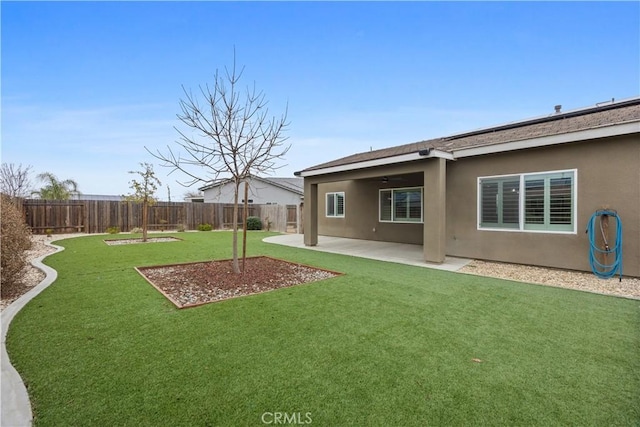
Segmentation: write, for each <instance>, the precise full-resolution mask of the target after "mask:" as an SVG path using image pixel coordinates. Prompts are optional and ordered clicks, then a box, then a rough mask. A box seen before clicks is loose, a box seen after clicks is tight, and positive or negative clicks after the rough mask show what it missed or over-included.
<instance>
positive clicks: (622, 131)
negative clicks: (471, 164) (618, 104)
mask: <svg viewBox="0 0 640 427" xmlns="http://www.w3.org/2000/svg"><path fill="white" fill-rule="evenodd" d="M639 132H640V120H634V121H631V122H626V123H619V124H614V125H607V126H601V127H597V128H591V129H584V130H579V131H575V132H569V133H562V134H558V135H547V136H541V137H537V138H529V139H523V140H519V141H511V142H503V143H500V144H490V145H484V146H475V147H468V148H459V149H455V150H453V156H454V158H456V159H460V158H464V157H472V156H481V155H484V154H496V153H504V152H507V151H515V150H523V149H527V148H539V147H547V146H550V145H557V144H564V143H567V142H577V141H587V140H591V139H598V138H608V137H613V136H622V135H629V134H633V133H639Z"/></svg>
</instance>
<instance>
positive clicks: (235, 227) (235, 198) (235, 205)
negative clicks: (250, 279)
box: [232, 179, 240, 274]
mask: <svg viewBox="0 0 640 427" xmlns="http://www.w3.org/2000/svg"><path fill="white" fill-rule="evenodd" d="M234 184H235V191H234V194H233V263H232V264H233V272H234V273H237V274H240V266H239V265H238V191H239V188H240V181H238V179H235V180H234Z"/></svg>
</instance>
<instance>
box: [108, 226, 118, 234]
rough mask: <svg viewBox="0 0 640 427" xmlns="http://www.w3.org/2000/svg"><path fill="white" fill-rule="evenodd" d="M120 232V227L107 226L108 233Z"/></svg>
mask: <svg viewBox="0 0 640 427" xmlns="http://www.w3.org/2000/svg"><path fill="white" fill-rule="evenodd" d="M119 232H120V227H109V228H107V233H109V234H118V233H119Z"/></svg>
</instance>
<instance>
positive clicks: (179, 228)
mask: <svg viewBox="0 0 640 427" xmlns="http://www.w3.org/2000/svg"><path fill="white" fill-rule="evenodd" d="M186 229H187V226H186V225H184V224H178V233H184V231H185V230H186Z"/></svg>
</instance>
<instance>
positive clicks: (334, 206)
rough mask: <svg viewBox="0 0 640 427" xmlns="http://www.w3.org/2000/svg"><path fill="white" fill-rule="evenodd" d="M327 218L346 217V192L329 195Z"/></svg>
mask: <svg viewBox="0 0 640 427" xmlns="http://www.w3.org/2000/svg"><path fill="white" fill-rule="evenodd" d="M326 212H327V216H328V217H333V218H343V217H344V192H340V193H327V209H326Z"/></svg>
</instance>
